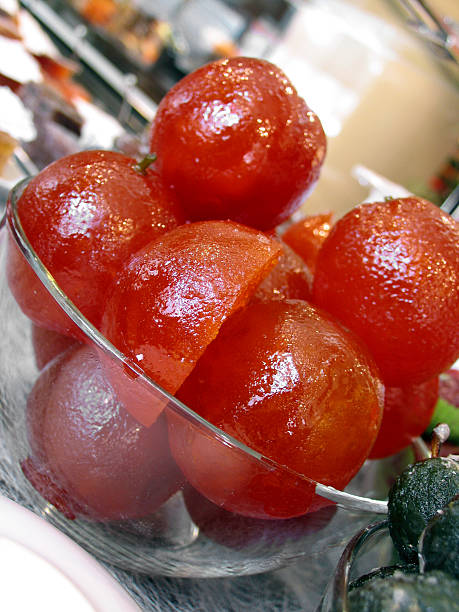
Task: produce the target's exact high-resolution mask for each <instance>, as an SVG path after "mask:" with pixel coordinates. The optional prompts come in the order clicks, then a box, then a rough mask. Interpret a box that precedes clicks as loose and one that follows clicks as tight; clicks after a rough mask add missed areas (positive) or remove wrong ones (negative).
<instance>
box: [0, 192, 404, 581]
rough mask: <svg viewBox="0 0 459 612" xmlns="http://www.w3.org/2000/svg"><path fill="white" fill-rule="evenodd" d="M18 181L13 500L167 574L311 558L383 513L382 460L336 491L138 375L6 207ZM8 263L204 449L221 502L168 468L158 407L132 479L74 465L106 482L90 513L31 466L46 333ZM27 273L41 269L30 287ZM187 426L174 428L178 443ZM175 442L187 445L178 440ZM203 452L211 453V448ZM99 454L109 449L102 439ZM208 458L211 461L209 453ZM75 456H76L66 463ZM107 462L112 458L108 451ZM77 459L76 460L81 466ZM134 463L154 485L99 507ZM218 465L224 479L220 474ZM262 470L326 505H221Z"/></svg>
mask: <svg viewBox="0 0 459 612" xmlns="http://www.w3.org/2000/svg"><path fill="white" fill-rule="evenodd" d="M24 186H25V182H24V181H22V182H21V183H20V184H18V185H17V186H16V187H15V188H13V190H12V191H11V193H10V197H9V201H8V207H7V214H6V216H5V217H4V218H3V220H2V224H1V231H0V249H1V253H0V263H1V276H0V313H1V317H0V321H1V323H0V325H1V330H0V355H1V358H2V367H1V369H0V372H1V373H0V408H1V412H0V428H1V432H0V435H1V437H2V440H3V445H4V453H5V457H4V459H3V463H5V464H7V465H6V467H5V470H4V473H3V471H2V472H0V478H1V479H2V480H3V481H4V484H5V485H6V488H7V490H9V491H15V492H16V493H17V495H18V497H20V499H21V501H22V503H23V505H25V506H27V507H29V508H30V509H32V510H33V511H34V512H35V513H37V514H38V515H40V516H42V517H44V518H46V520H48V521H49V522H50V523H51V524H53V525H54V526H56V527H57V528H59V529H60V530H61V531H62V532H64V533H65V534H67V535H68V536H70V537H71V538H72V539H74V540H75V541H76V542H77V543H78V544H80V545H81V546H82V547H83V548H85V549H86V550H87V551H89V552H90V553H92V554H93V555H94V556H96V557H97V558H99V559H100V560H102V561H104V562H106V563H109V564H112V565H115V566H117V567H120V568H122V569H126V570H130V571H134V572H141V573H146V574H150V575H164V576H175V577H177V576H182V577H220V576H227V575H233V576H234V575H244V574H246V575H247V574H254V573H259V572H264V571H268V570H273V569H277V568H280V567H282V566H285V565H287V564H289V563H291V562H293V561H296V560H298V559H300V558H303V559H307V560H308V562H309V560H310V563H311V564H313V563H315V564H320V560H321V556H322V555H323V554H324V553H325V551H327V550H331V549H333V550H337V549H338V548H342V547H344V545H345V543H346V542H347V541H348V539H349V537H350V536H351V535H352V534H353V533H355V531H356V529H358V528H360V527H361V526H363V525H366V524H368V523H369V522H370V521H372V520H374V519H375V517H376V516H377V515H380V514H385V513H386V511H387V504H386V502H385V501H379V500H380V499H382V500H383V499H384V498H385V496H386V493H387V490H388V487H389V485H390V478H391V475H390V474H391V470H392V469H393V468H392V467H390V466H389V468H388V467H387V465H386V464H385V463H384V462H375V461H371V462H367V463H366V464H365V465H364V466H363V468H362V469H361V470H360V472H359V474H358V475H357V476H356V477H355V478H354V479H353V481H352V482H351V483H350V485H349V486H348V487H347V489H346V491H338V490H336V489H333V488H332V487H328V486H325V485H323V484H320V483H316V482H314V481H313V480H312V479H311V478H308V477H307V475H304V474H298V473H296V472H294V471H292V470H290V469H288V468H287V467H285V466H282V465H279V464H277V463H276V462H274V461H272V460H271V459H270V458H269V457H264V456H262V455H261V454H260V453H258V452H256V451H254V450H253V449H251V448H248V447H247V446H245V445H243V444H241V443H239V442H238V441H237V440H235V439H234V438H232V437H231V436H229V435H227V434H225V433H224V432H222V431H221V430H219V429H217V428H216V427H214V426H213V425H212V424H211V423H209V422H207V421H206V420H204V419H203V418H201V417H200V416H199V415H197V414H196V413H194V412H193V411H192V410H191V409H189V408H188V407H187V406H185V405H183V404H182V403H180V402H179V401H178V400H177V399H175V398H174V397H173V396H171V395H170V394H168V393H167V392H166V391H164V390H163V389H161V388H160V387H159V386H158V385H156V384H155V383H154V381H152V380H150V379H149V378H148V377H147V376H145V374H144V373H143V372H142V371H141V369H139V367H138V365H137V364H135V363H132V362H130V361H129V359H127V358H126V357H125V356H124V355H123V354H121V353H120V352H119V351H118V350H117V349H116V348H115V347H113V346H112V345H111V344H110V343H109V342H108V341H107V340H106V339H105V338H104V337H103V336H102V335H101V334H100V333H99V332H98V331H97V330H96V329H95V328H94V327H93V326H92V325H91V324H90V323H89V322H88V321H87V319H85V318H84V317H83V316H82V315H81V313H80V312H79V311H78V310H77V309H76V308H75V306H74V305H73V304H72V303H71V302H70V301H69V300H68V298H67V297H66V295H65V294H64V292H63V291H62V290H61V289H60V288H59V286H58V285H57V284H56V282H55V281H54V279H53V278H52V276H51V275H50V274H49V272H48V271H47V270H46V269H45V267H44V266H43V264H42V263H41V261H40V259H39V258H38V257H37V255H36V254H35V252H34V251H33V249H32V248H31V246H30V244H29V243H28V240H27V237H26V236H25V235H24V233H23V231H22V228H21V224H20V221H19V219H18V216H17V214H16V202H17V199H18V197H19V196H20V194H21V193H22V190H23V188H24ZM18 258H19V259H18ZM19 270H21V271H22V272H21V274H23V276H24V278H22V277H21V279H20V282H21V283H23V285H22V286H24V283H25V284H26V285H27V283H28V284H29V285H28V286H29V289H30V288H31V287H33V290H32V289H30V291H29V294H28V299H29V300H31V301H32V302H33V303H34V306H35V307H36V306H37V305H39V308H40V309H48V308H55V309H56V311H58V312H60V316H66V317H69V323H70V324H71V325H76V326H78V328H79V334H80V337H81V339H82V340H83V341H84V346H86V347H88V348H87V350H91V351H93V352H94V354H96V355H97V356H98V358H99V359H100V361H103V362H104V364H105V366H107V365H108V371H110V370H111V369H112V370H113V371H114V372H117V375H119V376H120V377H124V378H123V381H124V382H125V386H124V388H125V389H127V390H128V395H130V396H131V397H136V398H139V401H140V402H141V401H148V402H153V403H155V404H156V405H157V406H158V411H162V412H163V413H164V415H166V416H165V417H164V418H166V417H167V419H168V420H169V424H170V423H171V422H172V423H174V426H175V427H177V428H178V429H179V430H180V428H181V431H182V432H183V431H184V432H186V434H187V435H188V436H191V438H192V439H193V440H194V442H195V443H196V441H197V442H198V444H199V445H200V447H201V448H202V449H205V451H203V452H206V453H208V455H206V456H208V457H209V458H210V459H209V461H207V462H203V463H202V469H203V470H204V471H205V474H204V476H205V478H209V479H213V481H214V482H216V483H217V485H218V486H219V487H220V489H219V495H220V497H219V501H221V503H220V504H218V505H217V504H215V503H211V502H210V501H208V500H207V499H205V498H204V497H202V496H201V494H200V493H198V492H197V491H196V490H194V489H193V488H192V487H191V486H190V484H189V483H187V482H186V480H185V478H184V477H183V475H182V473H181V472H180V471H179V470H178V468H177V465H175V462H174V461H173V460H172V457H171V454H170V449H169V446H168V434H167V427H166V428H164V425H157V423H160V422H161V418H163V416H161V417H160V418H159V419H158V421H157V422H156V423H155V424H154V425H152V426H151V428H150V430H151V432H150V433H151V434H152V435H153V443H154V444H155V445H156V446H155V448H156V447H157V455H156V458H155V465H153V466H152V465H150V467H148V466H145V465H144V466H143V468H142V470H143V472H142V474H140V472H139V474H137V473H136V474H134V477H133V476H132V474H129V466H128V465H126V469H125V470H124V469H121V470H120V468H119V466H118V472H117V473H116V478H117V479H118V480H117V482H116V483H115V485H114V484H113V482H112V483H111V485H106V483H105V484H103V483H102V480H103V477H101V480H100V482H97V479H96V480H94V478H93V474H92V475H91V478H92V480H91V478H90V477H89V476H88V474H87V473H86V472H82V474H83V475H82V478H83V480H84V481H85V486H87V487H90V486H93V487H94V486H96V487H98V486H99V485H100V487H101V488H102V487H103V486H105V487H107V486H108V488H106V489H103V490H104V496H103V499H102V501H101V508H99V509H98V510H97V512H98V513H99V514H97V512H96V515H94V513H93V512H92V511H91V512H89V513H88V512H87V509H86V508H84V507H83V506H84V505H83V506H81V504H80V503H79V502H78V501H77V502H75V500H74V498H73V497H72V495H71V494H70V493H69V489H68V488H66V487H65V486H64V485H62V481H60V480H56V479H55V476H54V474H53V473H52V471H49V470H48V468H47V466H46V464H44V465H39V464H37V462H36V461H35V462H34V460H31V457H35V458H36V457H37V456H38V457H39V456H40V449H38V450H37V448H33V449H32V448H31V447H30V444H29V438H28V434H27V429H29V430H30V427H31V426H32V428H33V427H40V424H38V425H37V424H36V423H35V425H34V424H33V423H32V425H31V423H30V417H28V413H27V404H28V402H29V403H30V402H32V403H33V402H36V401H37V400H36V398H37V393H38V395H40V393H39V392H38V391H37V390H36V388H37V385H35V383H36V381H37V379H38V377H39V375H40V367H39V366H40V365H42V364H40V361H43V360H46V359H48V358H49V356H48V357H44V356H43V353H44V351H45V349H46V348H47V340H46V341H45V340H44V339H43V336H37V329H36V327H35V325H34V324H32V322H31V320H30V319H29V318H28V317H27V316H26V315H25V314H24V312H27V304H26V307H25V308H24V304H22V308H20V307H19V305H18V303H17V301H16V299H15V297H13V294H12V292H11V291H10V286H11V279H13V282H16V281H17V278H16V276H15V275H17V274H19ZM36 277H38V278H39V279H40V283H39V284H38V285H36ZM14 279H15V280H14ZM88 282H90V279H88ZM29 306H30V304H29ZM38 331H40V330H38ZM41 332H43V330H41ZM37 338H38V340H37ZM61 339H62V338H61ZM59 350H60V351H62V350H63V347H60V348H59ZM72 350H76V349H75V347H70V348H69V349H68V350H67V353H65V355H67V354H69V352H71V351H72ZM55 352H56V351H55ZM45 371H53V369H52V367H50V368H47V369H46V370H45ZM47 376H48V375H47ZM53 376H54V374H53V375H52V376H51V378H50V377H49V376H48V378H49V380H46V377H45V383H46V384H45V387H44V388H45V392H44V393H43V391H41V396H40V398H41V399H40V401H41V402H42V403H43V401H45V402H46V401H48V398H49V397H51V395H52V394H53V393H54V391H53V389H54V386H53V385H56V384H58V385H61V386H62V385H64V387H62V388H64V389H65V388H66V387H65V384H67V382H68V380H64V382H62V381H60V382H59V381H58V382H56V379H55V378H53ZM40 379H42V377H40ZM85 384H86V383H85V381H83V382H82V383H81V389H83V388H84V385H85ZM34 385H35V386H34ZM38 386H40V385H38ZM81 389H80V391H81ZM81 392H82V393H84V390H83V391H81ZM90 393H94V389H91V388H88V390H87V397H89V394H90ZM85 397H86V396H85ZM43 398H44V399H43ZM88 401H89V400H88ZM28 419H29V420H28ZM99 425H100V424H99ZM134 425H135V426H134V430H135V431H138V428H139V427H140V426H139V425H138V424H137V423H134ZM136 427H137V429H136ZM145 429H148V428H145ZM53 435H56V433H54V434H53ZM58 435H61V436H62V437H63V440H64V442H62V441H61V442H60V444H61V445H62V444H64V445H65V435H66V429H65V426H64V427H63V428H62V429H61V430H60V432H59V434H58ZM187 435H184V436H183V440H184V444H185V443H186V440H187ZM188 439H189V438H188ZM150 443H151V440H150ZM184 448H185V452H186V445H185V446H184ZM214 451H218V452H217V455H215V453H214ZM110 452H112V453H113V449H111V451H110ZM115 454H116V453H115ZM215 456H218V457H219V461H212V460H211V458H212V457H215ZM67 460H68V457H67ZM79 460H80V458H78V457H77V458H76V459H75V462H77V463H78V462H79ZM114 461H115V463H116V461H117V459H116V458H115V459H114ZM45 463H46V462H45ZM83 463H84V462H83ZM0 467H1V466H0ZM78 469H80V468H78ZM81 469H82V470H84V469H85V468H84V466H83V467H82V468H81ZM150 469H151V474H150V472H149V470H150ZM115 472H116V470H115ZM145 473H147V475H148V479H149V480H148V482H149V486H150V488H151V490H154V493H153V494H150V493H151V491H149V495H150V497H148V496H147V497H148V500H149V501H148V504H147V505H145V504H144V505H142V504H143V502H144V501H145V499H143V498H142V500H141V502H139V501H138V500H134V501H133V500H128V501H129V502H131V501H133V504H128V509H127V510H126V512H125V513H124V514H122V515H120V516H114V515H112V514H110V512H109V511H107V508H109V509H110V495H112V496H113V495H115V496H116V495H118V496H119V497H120V498H121V496H122V495H123V491H124V488H123V487H126V486H129V484H134V485H135V486H137V483H136V482H134V481H135V480H136V478H137V477H139V479H140V480H141V477H143V478H145ZM228 474H230V476H231V477H230V478H229V479H228V482H226V480H225V479H226V476H227V475H228ZM130 479H131V482H129V481H130ZM264 479H267V480H268V481H269V482H277V483H281V488H280V489H276V488H275V487H274V489H273V495H274V496H276V495H282V491H283V490H285V487H287V488H288V489H290V490H295V491H298V492H299V494H300V495H301V494H304V495H311V494H312V492H314V491H315V493H316V494H318V495H319V496H320V498H321V499H322V501H326V502H327V504H326V505H323V507H321V509H318V510H316V511H314V512H310V513H308V514H305V515H303V516H300V517H298V518H286V519H276V520H268V519H264V518H263V519H262V518H248V517H245V516H241V515H236V514H233V513H231V512H228V511H226V510H224V509H223V508H222V507H221V506H222V505H224V502H225V496H227V497H228V498H230V497H231V496H232V495H237V494H238V490H239V491H241V490H248V489H250V488H251V487H254V486H256V483H260V482H264ZM126 482H127V484H126ZM32 483H33V485H34V486H32ZM110 486H111V488H110ZM134 488H135V487H134ZM39 491H41V493H43V494H44V495H45V496H46V499H45V497H44V496H42V494H41V493H40V492H39ZM142 495H143V493H142ZM152 497H153V498H154V499H153V501H154V503H153V502H152V499H151V498H152ZM372 497H373V498H374V499H373V498H372ZM214 501H215V500H214ZM51 502H52V503H51ZM150 502H151V503H150ZM133 508H134V510H133ZM139 508H141V509H142V510H139ZM249 514H250V513H249Z"/></svg>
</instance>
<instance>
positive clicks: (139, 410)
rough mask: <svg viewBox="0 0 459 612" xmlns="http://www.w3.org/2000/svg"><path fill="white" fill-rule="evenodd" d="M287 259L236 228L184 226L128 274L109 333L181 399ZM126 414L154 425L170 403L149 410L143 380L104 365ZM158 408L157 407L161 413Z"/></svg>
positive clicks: (105, 324) (117, 290)
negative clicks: (231, 322) (220, 338)
mask: <svg viewBox="0 0 459 612" xmlns="http://www.w3.org/2000/svg"><path fill="white" fill-rule="evenodd" d="M280 254H281V246H280V243H279V242H278V241H277V240H274V239H272V238H269V237H267V236H266V235H265V234H263V233H262V232H259V231H257V230H254V229H251V228H249V227H246V226H243V225H240V224H238V223H234V222H231V221H201V222H196V223H190V224H185V225H181V226H180V227H177V228H175V229H173V230H171V231H170V232H168V233H167V234H164V235H163V236H161V237H159V238H157V239H156V240H154V241H153V242H151V243H150V244H148V245H147V246H146V247H144V248H143V249H141V250H140V251H139V252H137V253H136V254H135V255H134V256H133V257H132V258H131V259H130V260H129V261H128V262H127V264H126V265H125V266H124V267H123V268H122V270H121V271H120V274H119V275H118V277H117V281H116V283H115V285H114V287H113V290H112V293H111V295H110V296H109V297H108V300H107V305H106V310H105V313H104V316H103V320H102V332H103V333H104V335H105V336H106V338H107V339H108V340H109V341H110V342H111V343H112V344H114V345H115V346H116V347H117V348H118V349H119V350H120V351H121V352H122V353H124V355H126V356H127V357H128V358H130V359H131V360H132V361H133V362H134V363H135V364H137V365H138V366H139V367H140V368H141V369H142V370H143V372H144V373H145V374H147V375H148V376H149V377H150V378H152V379H153V380H154V381H155V382H156V383H158V384H159V385H161V386H162V387H163V388H164V389H166V391H168V392H170V393H175V391H176V390H177V389H178V388H179V387H180V385H181V384H182V383H183V381H184V380H185V378H186V377H187V376H188V375H189V374H190V372H191V370H192V369H193V367H194V365H195V363H196V361H197V360H198V359H199V357H200V356H201V355H202V353H203V352H204V350H205V348H206V347H207V345H208V344H209V343H210V342H211V341H212V340H213V339H214V338H215V336H216V335H217V333H218V331H219V329H220V327H221V325H222V323H223V322H224V321H225V319H227V317H228V316H229V315H230V314H231V313H233V312H234V311H235V310H237V309H238V308H240V307H242V306H244V304H245V303H247V301H248V300H249V299H250V297H251V295H252V293H253V292H254V291H255V289H256V287H257V286H258V285H259V283H260V282H261V280H262V279H263V277H264V276H266V275H267V274H268V272H269V270H270V269H271V268H272V267H273V266H274V265H275V263H276V261H277V258H278V257H279V256H280ZM104 363H106V365H107V367H108V368H109V369H110V371H111V375H110V376H111V380H112V381H113V384H114V385H115V387H116V389H117V393H118V394H119V396H120V398H122V399H123V401H124V403H125V405H126V407H127V408H128V409H129V410H131V412H132V414H134V415H135V416H136V417H137V418H138V419H139V420H140V421H141V422H142V423H144V424H149V423H151V422H153V421H154V420H155V418H156V416H157V414H158V412H159V411H160V410H161V409H162V408H163V407H164V403H161V402H159V403H158V402H154V403H152V404H151V406H149V398H148V393H147V394H146V398H145V402H143V401H142V398H143V397H144V396H143V392H140V391H139V390H138V389H135V391H134V389H133V388H132V385H136V384H137V381H136V380H134V381H132V384H131V380H130V377H129V376H127V375H126V376H123V375H122V372H121V371H120V368H118V367H117V366H116V364H114V363H113V362H112V361H110V360H104ZM155 404H156V407H155Z"/></svg>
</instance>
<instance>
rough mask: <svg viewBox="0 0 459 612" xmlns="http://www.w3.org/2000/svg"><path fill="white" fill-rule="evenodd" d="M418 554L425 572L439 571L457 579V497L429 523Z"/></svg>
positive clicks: (458, 522)
mask: <svg viewBox="0 0 459 612" xmlns="http://www.w3.org/2000/svg"><path fill="white" fill-rule="evenodd" d="M419 553H420V559H421V564H423V566H424V569H425V570H432V569H439V570H442V571H444V572H447V573H448V574H451V575H452V576H454V577H456V578H458V579H459V495H458V496H456V497H455V498H454V500H452V501H451V502H450V503H449V504H448V505H447V506H446V507H445V508H443V509H442V510H440V511H439V512H438V513H437V514H436V515H435V516H434V517H433V518H432V519H431V520H430V521H429V523H428V524H427V527H426V528H425V529H424V531H423V533H422V535H421V538H420V540H419Z"/></svg>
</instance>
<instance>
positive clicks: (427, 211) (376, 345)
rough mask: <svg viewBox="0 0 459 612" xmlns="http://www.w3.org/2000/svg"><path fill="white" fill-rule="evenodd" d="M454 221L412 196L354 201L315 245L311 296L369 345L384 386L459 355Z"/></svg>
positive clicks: (457, 229)
mask: <svg viewBox="0 0 459 612" xmlns="http://www.w3.org/2000/svg"><path fill="white" fill-rule="evenodd" d="M458 286H459V224H458V223H457V222H456V221H455V220H454V219H453V218H452V217H451V216H450V215H448V214H446V213H444V212H443V211H442V210H440V209H439V208H438V207H436V206H435V205H434V204H432V203H430V202H428V201H426V200H423V199H420V198H416V197H409V198H400V199H394V200H389V201H385V202H376V203H371V204H362V205H360V206H357V207H356V208H354V209H353V210H351V211H350V212H349V213H347V214H346V215H345V216H344V217H343V218H341V219H340V220H339V221H338V222H337V223H336V224H335V226H334V227H333V229H332V231H331V232H330V235H329V236H328V238H327V239H326V241H325V242H324V244H323V246H322V248H321V249H320V251H319V255H318V259H317V265H316V273H315V277H314V289H313V294H314V301H315V303H317V304H318V305H319V306H321V307H322V308H323V309H325V310H327V311H329V312H330V313H332V314H333V315H334V316H336V318H338V319H339V320H340V321H341V322H342V323H343V325H345V326H346V327H348V328H349V329H351V330H353V331H354V332H355V333H356V334H357V335H358V336H359V337H360V338H361V339H362V340H363V341H364V342H365V343H366V345H367V346H368V348H369V350H370V352H371V353H372V355H373V357H374V359H375V361H376V363H377V365H378V366H379V368H380V370H381V375H382V377H383V380H384V382H385V384H386V385H388V386H394V387H397V386H406V385H409V384H419V383H422V382H425V381H426V380H429V379H430V378H433V377H434V376H436V375H438V374H439V373H440V372H442V371H444V370H445V369H447V368H448V367H449V365H450V364H452V363H453V362H454V361H455V360H456V359H457V358H458V356H459V325H458V321H459V291H458Z"/></svg>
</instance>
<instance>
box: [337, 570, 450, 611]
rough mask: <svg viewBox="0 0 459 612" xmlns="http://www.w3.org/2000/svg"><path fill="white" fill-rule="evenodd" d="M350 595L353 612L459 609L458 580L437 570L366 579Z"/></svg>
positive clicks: (398, 572) (397, 573) (350, 606)
mask: <svg viewBox="0 0 459 612" xmlns="http://www.w3.org/2000/svg"><path fill="white" fill-rule="evenodd" d="M348 599H349V611H350V612H453V611H454V610H456V611H457V610H459V603H458V602H459V581H458V580H455V579H454V578H452V577H451V576H450V575H448V574H446V573H444V572H441V571H438V570H435V571H432V572H427V573H425V574H407V573H405V572H401V571H396V572H394V574H393V575H392V576H387V577H385V578H383V577H376V578H373V579H372V580H368V581H366V582H365V583H364V584H362V586H360V587H358V588H354V589H353V590H352V591H350V592H349V596H348Z"/></svg>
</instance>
